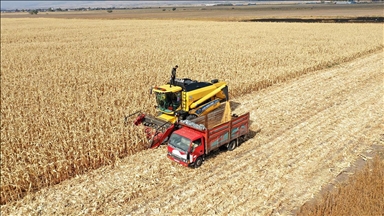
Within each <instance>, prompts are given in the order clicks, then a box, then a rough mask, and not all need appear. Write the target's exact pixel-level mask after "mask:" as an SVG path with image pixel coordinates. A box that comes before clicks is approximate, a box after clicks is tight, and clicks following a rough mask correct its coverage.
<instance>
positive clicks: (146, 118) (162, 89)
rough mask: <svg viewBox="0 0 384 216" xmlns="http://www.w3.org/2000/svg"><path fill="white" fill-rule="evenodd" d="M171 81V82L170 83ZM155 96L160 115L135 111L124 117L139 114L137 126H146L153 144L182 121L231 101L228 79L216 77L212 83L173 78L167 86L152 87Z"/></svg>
mask: <svg viewBox="0 0 384 216" xmlns="http://www.w3.org/2000/svg"><path fill="white" fill-rule="evenodd" d="M171 83H172V84H171ZM151 93H154V95H155V97H156V103H157V105H156V109H157V111H158V115H157V116H150V115H146V114H144V113H141V112H140V111H139V112H136V113H133V114H131V115H129V116H126V117H125V120H126V121H125V122H127V118H128V117H130V116H133V115H135V114H139V115H138V117H137V118H136V120H135V121H134V124H135V125H139V124H143V125H145V126H146V133H147V136H148V139H149V140H150V147H151V148H155V147H157V146H159V145H160V144H161V143H162V142H163V141H164V140H166V138H168V136H169V135H170V134H171V133H172V132H173V130H174V129H176V128H175V124H174V123H175V122H176V121H177V119H179V120H185V119H188V120H191V119H194V118H196V117H199V116H203V115H206V114H208V113H209V112H211V111H213V110H215V109H216V108H218V107H219V106H220V104H221V103H222V102H224V101H227V100H228V86H227V83H226V82H223V81H222V82H220V81H219V80H217V79H214V80H212V81H211V82H199V81H196V80H191V79H189V78H183V79H179V78H174V79H173V80H172V81H171V82H169V83H168V84H166V85H161V86H156V87H154V88H152V89H151Z"/></svg>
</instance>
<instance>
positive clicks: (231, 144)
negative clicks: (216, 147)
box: [227, 139, 237, 151]
mask: <svg viewBox="0 0 384 216" xmlns="http://www.w3.org/2000/svg"><path fill="white" fill-rule="evenodd" d="M236 147H237V139H234V140H232V141H231V142H230V143H229V144H228V147H227V148H228V150H229V151H233V150H235V148H236Z"/></svg>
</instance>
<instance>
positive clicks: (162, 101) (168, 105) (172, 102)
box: [156, 92, 181, 112]
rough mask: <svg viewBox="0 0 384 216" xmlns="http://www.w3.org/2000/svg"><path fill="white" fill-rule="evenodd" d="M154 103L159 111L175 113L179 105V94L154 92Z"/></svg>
mask: <svg viewBox="0 0 384 216" xmlns="http://www.w3.org/2000/svg"><path fill="white" fill-rule="evenodd" d="M156 102H157V105H158V108H159V109H160V110H161V111H165V112H172V111H175V110H177V109H178V108H179V106H180V104H181V92H166V93H160V92H156Z"/></svg>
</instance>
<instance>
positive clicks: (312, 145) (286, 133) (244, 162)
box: [1, 52, 384, 215]
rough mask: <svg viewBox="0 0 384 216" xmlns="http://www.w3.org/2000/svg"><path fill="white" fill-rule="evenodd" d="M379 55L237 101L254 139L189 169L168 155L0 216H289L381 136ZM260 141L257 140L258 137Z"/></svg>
mask: <svg viewBox="0 0 384 216" xmlns="http://www.w3.org/2000/svg"><path fill="white" fill-rule="evenodd" d="M383 54H384V53H383V52H379V53H375V54H371V55H369V56H365V57H363V58H360V59H357V60H354V61H352V62H349V63H346V64H342V65H338V66H335V67H333V68H329V69H327V70H322V71H317V72H314V73H310V74H307V75H305V76H302V77H300V78H298V79H295V80H291V81H289V82H285V83H282V84H279V85H275V86H272V87H270V88H268V89H264V90H262V91H259V92H255V93H253V94H249V95H245V96H243V97H240V98H236V99H235V100H234V101H233V105H234V106H236V104H237V106H236V107H235V112H236V113H242V112H246V111H250V112H251V119H252V125H251V129H252V131H253V133H252V135H253V137H252V138H251V139H249V140H248V141H247V142H245V143H243V144H242V145H241V146H240V147H239V148H237V149H236V150H235V151H233V152H220V153H217V154H215V155H214V156H213V157H210V158H208V159H207V160H206V161H205V162H204V164H203V165H202V167H200V168H199V169H188V168H185V167H181V166H179V165H178V164H176V163H174V162H172V161H170V160H169V159H167V158H166V148H165V146H163V147H161V148H158V149H156V150H147V151H143V152H139V153H137V154H135V155H133V156H130V157H127V158H125V159H124V160H122V161H120V163H119V164H118V165H116V166H115V167H104V168H102V169H99V170H95V171H91V172H90V173H88V174H86V175H83V176H79V177H76V178H74V179H71V180H68V181H65V182H62V183H61V184H59V185H56V186H54V187H51V188H45V189H43V190H41V191H39V192H38V193H36V194H35V195H28V196H27V197H25V198H24V199H23V200H21V201H19V202H16V203H9V204H7V205H5V206H2V208H1V210H2V212H3V213H5V214H21V215H23V214H26V213H32V214H37V213H42V214H48V215H51V214H54V213H56V214H83V213H94V214H95V213H99V214H100V213H101V214H103V213H104V214H106V215H111V214H119V215H120V214H155V213H176V214H184V213H188V214H194V213H198V214H227V213H229V214H233V215H238V214H245V213H251V214H260V215H268V214H272V215H278V214H285V215H286V214H291V213H292V212H294V211H295V209H297V208H299V207H300V206H301V205H302V204H303V203H304V202H305V201H307V200H309V199H310V198H312V197H313V196H314V194H316V193H318V192H319V191H320V190H321V188H322V187H324V186H326V185H327V184H328V183H330V182H332V181H333V180H334V179H335V177H337V176H338V175H339V174H340V173H342V172H343V170H345V169H346V168H347V167H349V166H351V164H353V162H354V161H355V160H356V159H357V158H358V157H359V155H360V154H365V153H366V152H367V151H369V150H370V149H371V145H372V144H373V143H374V142H375V140H377V139H379V136H380V134H382V133H383V131H384V130H383V113H384V112H383V107H384V103H383V95H384V85H383V78H384V71H383V70H384V69H383V59H384V56H383ZM259 129H260V131H259V132H258V133H255V132H256V131H258V130H259Z"/></svg>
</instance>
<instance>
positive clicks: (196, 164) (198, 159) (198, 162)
mask: <svg viewBox="0 0 384 216" xmlns="http://www.w3.org/2000/svg"><path fill="white" fill-rule="evenodd" d="M201 164H203V157H202V156H200V157H198V158H196V161H195V168H198V167H200V166H201Z"/></svg>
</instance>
